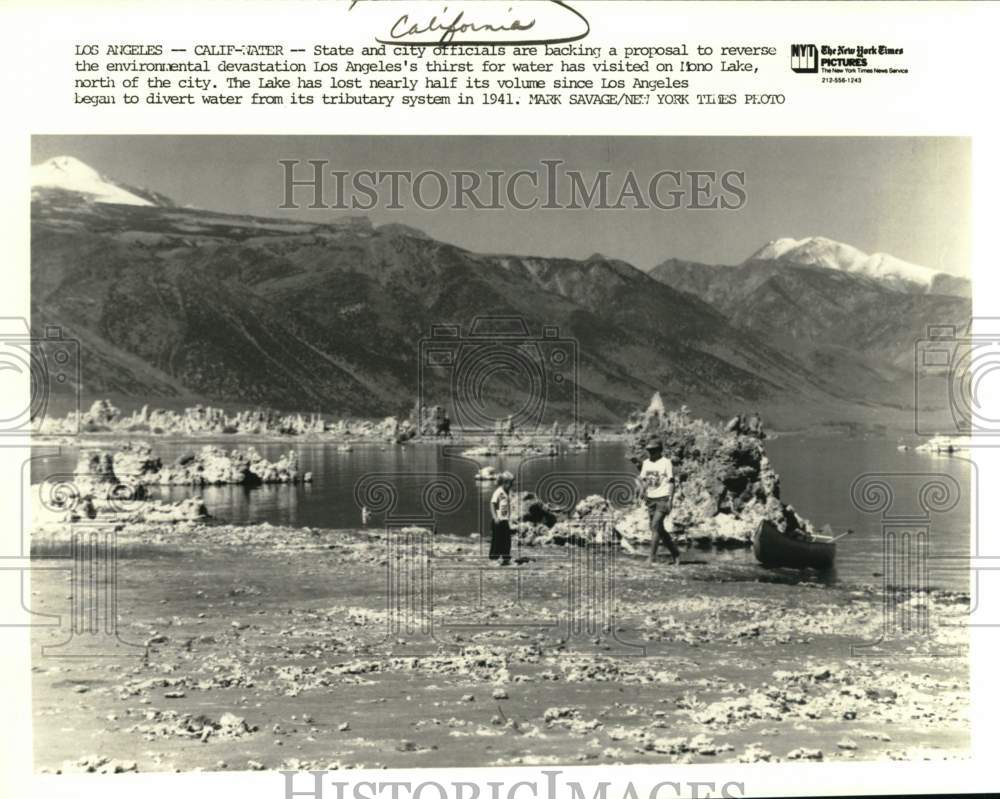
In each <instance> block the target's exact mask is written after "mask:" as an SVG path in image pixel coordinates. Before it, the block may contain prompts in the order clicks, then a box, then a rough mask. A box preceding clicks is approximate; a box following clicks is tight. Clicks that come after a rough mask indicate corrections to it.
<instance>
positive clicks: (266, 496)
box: [32, 438, 974, 590]
mask: <svg viewBox="0 0 1000 799" xmlns="http://www.w3.org/2000/svg"><path fill="white" fill-rule="evenodd" d="M219 443H220V445H221V446H224V447H227V448H231V447H234V446H246V445H245V444H242V443H238V442H236V441H233V440H232V439H227V440H225V441H222V442H219ZM254 446H255V447H256V448H257V449H258V450H259V451H260V452H261V454H262V455H264V457H267V458H271V459H273V458H276V457H278V456H280V455H281V454H283V453H286V452H287V451H288V450H289V449H290V448H292V447H293V446H294V447H295V448H296V449H297V450H298V452H299V457H300V463H301V468H302V469H303V470H306V471H311V472H312V473H313V476H314V478H313V482H312V483H311V484H302V485H294V486H291V485H267V486H260V487H258V488H253V489H246V488H243V487H242V486H211V487H206V488H203V489H194V491H195V492H196V493H199V494H201V496H202V497H203V499H204V501H205V504H206V506H207V507H208V509H209V512H210V513H212V514H213V515H214V516H216V517H217V518H220V519H223V520H225V521H229V522H233V523H239V524H245V523H257V522H269V523H271V524H275V525H282V524H285V525H295V526H303V527H318V528H348V527H349V528H357V527H360V526H361V508H360V507H359V505H358V504H357V502H356V500H355V496H354V489H355V484H356V483H357V481H358V480H360V479H361V478H362V477H364V476H366V475H370V474H372V473H380V474H384V475H391V482H392V485H393V486H394V487H395V490H396V492H397V494H398V502H397V504H396V506H395V508H394V509H393V513H394V514H395V515H397V516H423V515H426V510H425V507H424V499H425V498H424V496H423V493H424V489H425V487H426V484H427V475H428V474H452V475H456V476H457V477H458V478H459V479H460V481H461V485H462V486H463V488H464V495H463V496H462V497H461V501H460V502H458V503H457V504H456V505H455V507H454V508H453V509H451V510H449V511H448V512H445V513H438V514H435V519H436V522H437V524H436V528H437V533H438V534H439V535H441V534H444V535H454V536H469V535H471V534H479V535H480V536H481V538H480V540H483V539H488V530H489V524H488V521H489V512H488V509H487V507H486V505H487V500H488V498H489V495H490V493H491V491H492V488H493V487H492V485H490V484H488V483H477V482H476V481H475V480H474V479H473V477H474V476H475V474H476V471H477V470H478V468H479V466H481V465H487V463H486V462H484V463H482V464H479V463H477V462H475V461H472V460H469V459H467V458H462V457H458V456H457V454H458V452H459V451H460V450H459V449H458V448H454V447H440V446H432V445H411V446H405V447H395V446H383V445H358V446H356V447H355V448H354V449H353V451H351V452H339V451H338V450H337V447H336V445H331V444H316V443H298V444H296V443H295V442H280V443H263V444H255V445H254ZM191 448H192V444H191V442H175V443H170V442H159V441H154V450H155V452H156V454H157V455H158V456H159V457H162V458H163V459H164V460H165V461H169V460H171V459H173V458H175V457H176V456H177V455H179V454H181V452H184V451H189V450H190V449H191ZM767 449H768V455H769V457H770V458H771V461H772V463H773V464H774V467H775V469H776V470H777V471H778V473H779V474H780V475H781V495H782V497H783V498H784V499H785V500H786V501H788V502H791V503H792V504H793V505H794V506H795V508H796V509H797V510H798V511H799V512H800V513H802V514H803V515H804V516H805V517H806V518H809V519H811V520H812V521H813V522H815V523H816V524H818V525H823V524H830V525H831V526H832V527H833V528H834V529H835V530H837V531H842V530H844V529H846V528H853V529H854V530H855V531H856V532H855V534H854V535H853V536H850V537H848V538H846V539H844V540H842V541H841V542H840V543H838V552H837V570H836V572H835V573H831V574H827V575H816V574H810V573H806V574H804V575H803V574H800V573H798V572H787V571H784V570H765V569H762V568H756V567H754V561H753V555H752V554H751V553H750V552H749V551H748V550H736V551H730V552H706V551H701V550H694V551H690V552H688V553H686V555H685V558H686V559H687V560H690V561H691V562H696V561H697V562H701V561H706V560H708V561H711V562H713V563H716V564H718V565H719V566H721V567H722V568H721V569H720V570H718V572H719V573H720V574H721V573H725V572H727V571H729V570H728V568H727V564H728V563H731V564H732V569H731V571H732V574H731V575H729V577H727V578H726V579H743V580H763V581H768V582H771V581H774V582H800V581H803V580H806V581H810V582H828V581H830V580H831V579H840V580H842V581H844V582H847V583H850V584H859V583H866V584H880V583H881V579H882V573H883V570H884V567H883V554H882V550H883V543H884V535H883V533H884V531H883V526H882V519H881V517H880V515H879V514H873V513H865V512H863V511H862V510H859V509H858V508H857V507H855V506H854V504H853V503H852V501H851V485H852V483H853V482H854V481H855V479H856V478H858V477H859V476H860V475H862V474H865V473H869V472H880V473H888V474H905V475H909V476H910V477H911V478H912V477H913V476H914V475H917V476H921V475H923V476H927V477H933V476H934V475H940V474H945V475H948V476H950V477H952V478H954V480H955V481H957V483H958V485H960V486H961V487H962V490H963V493H964V496H963V498H962V501H960V502H959V503H958V504H957V506H956V507H955V508H954V509H952V510H950V511H948V512H946V513H941V514H933V515H932V516H931V517H930V523H929V528H930V530H929V534H928V539H927V540H928V550H929V556H930V561H929V564H930V566H929V572H930V573H929V582H930V585H931V586H945V587H951V588H956V589H959V590H966V588H967V578H966V574H965V572H964V571H963V570H962V569H957V568H952V569H950V570H944V569H940V568H938V569H936V568H935V563H934V559H935V558H941V557H950V558H962V557H967V556H968V553H969V537H970V532H969V523H970V513H969V507H970V501H971V499H970V498H971V496H972V495H973V493H974V491H973V489H974V486H973V485H972V484H971V480H972V476H973V474H974V472H973V471H972V468H971V465H970V463H969V462H968V461H966V460H964V459H963V458H961V457H950V458H931V457H926V456H922V455H919V454H916V453H913V452H899V451H897V450H896V445H895V442H892V441H877V440H847V439H835V438H828V439H813V440H809V439H796V438H779V439H777V440H774V441H769V442H768V444H767ZM75 463H76V452H75V451H74V450H68V449H67V450H64V451H63V454H60V455H58V456H53V457H46V458H42V459H39V460H38V461H37V462H36V463H35V464H34V468H33V472H32V474H33V480H35V481H36V482H37V481H39V480H41V479H43V478H44V477H45V475H48V474H53V473H58V472H71V471H72V470H73V468H74V466H75ZM490 465H494V466H497V467H498V468H502V469H509V470H510V471H512V472H513V473H514V474H516V475H517V476H518V484H517V485H516V486H515V489H516V490H534V489H535V487H536V486H537V485H538V484H539V482H540V481H541V480H542V479H543V478H545V477H546V476H550V477H551V475H553V474H554V473H559V474H560V475H563V476H565V478H566V479H565V480H564V481H563V482H565V483H567V484H568V485H570V486H571V487H572V494H573V495H575V496H577V497H579V498H582V497H586V496H587V495H589V494H592V493H604V492H605V488H606V487H607V486H608V485H609V482H611V481H613V480H614V479H615V476H618V477H619V478H620V477H628V476H630V475H632V474H634V469H633V467H632V466H631V465H630V464H629V463H628V462H627V461H626V459H625V447H624V445H621V444H614V443H608V444H598V445H594V446H592V447H591V448H590V449H588V450H584V451H576V452H572V453H569V454H565V455H562V456H560V457H556V458H534V459H529V460H524V459H520V458H506V459H500V460H499V462H497V461H495V460H494V461H491V462H490ZM420 475H423V476H420ZM897 490H898V493H899V496H898V497H897V499H898V501H899V502H900V503H901V504H902V505H911V506H912V505H915V504H917V499H918V498H917V497H916V496H915V494H916V492H917V491H918V490H919V481H917V482H914V481H913V480H912V479H911V480H903V481H901V482H900V484H899V486H898V489H897ZM191 493H192V489H191V488H188V487H173V488H168V487H161V488H158V489H157V490H156V491H155V496H156V498H157V499H162V500H167V501H173V500H179V499H183V498H185V497H187V496H190V495H191ZM384 521H385V519H384V515H382V514H373V516H372V518H371V521H370V526H378V525H381V524H383V523H384ZM715 571H716V570H713V572H715Z"/></svg>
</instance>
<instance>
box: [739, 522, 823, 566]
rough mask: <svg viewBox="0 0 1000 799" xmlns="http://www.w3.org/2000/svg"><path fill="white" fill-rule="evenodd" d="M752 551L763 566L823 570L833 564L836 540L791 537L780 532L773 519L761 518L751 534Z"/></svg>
mask: <svg viewBox="0 0 1000 799" xmlns="http://www.w3.org/2000/svg"><path fill="white" fill-rule="evenodd" d="M753 554H754V556H755V557H756V558H757V560H759V561H760V562H761V563H762V564H764V565H765V566H784V567H787V568H790V569H818V570H826V569H832V568H833V561H834V559H835V558H836V557H837V544H836V543H835V542H833V541H801V540H799V539H797V538H790V537H789V536H786V535H782V534H781V532H780V531H779V530H778V528H777V527H776V526H775V525H774V523H773V522H770V521H767V520H764V521H762V522H761V523H760V525H759V526H758V527H757V530H756V532H754V534H753Z"/></svg>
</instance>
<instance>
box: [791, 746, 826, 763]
mask: <svg viewBox="0 0 1000 799" xmlns="http://www.w3.org/2000/svg"><path fill="white" fill-rule="evenodd" d="M787 757H788V759H789V760H822V759H823V752H822V750H820V749H807V748H806V747H804V746H801V747H799V748H798V749H793V750H792V751H791V752H789V753H788V755H787Z"/></svg>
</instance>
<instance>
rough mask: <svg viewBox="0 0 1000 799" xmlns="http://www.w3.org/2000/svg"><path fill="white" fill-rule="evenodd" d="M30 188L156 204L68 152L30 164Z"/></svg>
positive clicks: (115, 201)
mask: <svg viewBox="0 0 1000 799" xmlns="http://www.w3.org/2000/svg"><path fill="white" fill-rule="evenodd" d="M31 188H32V190H35V189H62V190H63V191H73V192H77V193H79V194H85V195H87V196H88V197H89V198H90V199H91V200H93V201H94V202H98V203H111V204H115V205H154V203H152V202H150V201H149V200H147V199H145V198H143V197H140V196H139V195H138V194H133V193H132V192H130V191H127V190H125V189H123V188H122V187H121V186H118V185H117V184H115V183H113V182H112V181H110V180H108V179H107V178H105V177H102V176H101V174H100V173H99V172H98V171H97V170H96V169H94V168H92V167H89V166H87V165H86V164H85V163H83V161H80V160H79V159H77V158H73V157H72V156H69V155H59V156H56V157H55V158H50V159H49V160H48V161H45V162H44V163H42V164H37V165H35V166H33V167H31Z"/></svg>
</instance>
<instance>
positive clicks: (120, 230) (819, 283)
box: [31, 156, 971, 430]
mask: <svg viewBox="0 0 1000 799" xmlns="http://www.w3.org/2000/svg"><path fill="white" fill-rule="evenodd" d="M33 183H34V185H33V187H32V218H31V220H32V247H31V261H32V263H31V266H32V314H33V318H32V325H33V327H34V328H35V329H40V328H41V326H42V325H53V324H55V325H60V326H61V327H62V328H63V329H64V331H65V333H66V334H67V335H71V336H73V337H75V338H77V339H78V340H79V341H80V343H81V353H82V354H81V357H82V375H83V384H82V386H80V387H79V389H80V391H81V394H82V396H83V398H84V400H85V401H86V400H89V399H93V398H98V397H109V398H112V399H113V400H115V401H116V402H118V403H119V404H123V405H125V406H128V405H137V404H140V403H143V402H150V403H152V404H154V405H157V406H161V407H177V406H181V405H184V404H190V403H192V402H210V403H212V404H216V405H224V406H227V407H246V406H254V405H267V406H271V407H275V408H280V409H283V410H293V411H319V412H323V413H326V414H330V415H355V416H368V417H375V416H381V415H386V414H390V413H394V414H399V413H405V412H407V411H408V409H409V408H410V407H412V405H413V403H414V400H415V399H416V398H417V396H418V395H420V396H421V397H422V398H423V399H424V400H425V401H426V402H439V403H441V404H444V405H445V406H448V405H450V404H453V392H454V391H455V388H454V386H455V380H456V379H457V378H456V374H459V373H460V372H461V371H462V370H461V369H460V368H459V366H461V363H460V364H459V365H458V366H456V365H455V364H452V365H451V366H448V365H442V364H436V365H431V366H427V365H426V364H425V368H423V369H422V368H421V360H422V358H423V357H424V356H423V352H424V351H423V349H422V342H423V343H424V344H426V342H427V341H428V337H429V336H431V334H432V332H433V331H434V330H435V326H440V325H443V324H451V325H457V326H459V327H460V328H461V330H462V331H464V332H463V336H462V337H461V339H460V341H461V344H460V346H461V348H462V350H461V351H462V352H463V353H466V355H467V354H468V353H470V352H471V353H474V352H476V351H477V347H478V348H479V350H478V351H482V342H481V341H480V340H478V339H475V338H472V339H470V338H469V334H470V332H471V331H472V326H473V322H474V321H475V320H476V319H477V318H480V317H506V318H515V319H518V320H522V323H523V326H524V328H525V330H527V331H528V338H529V339H530V341H531V342H535V341H541V345H540V346H541V347H542V349H544V348H545V347H547V346H549V345H550V344H551V343H552V342H551V340H550V339H548V338H546V336H547V335H551V334H552V330H557V331H558V332H557V333H556V334H555V335H556V336H557V339H558V340H571V341H573V342H574V343H575V348H576V352H578V361H576V362H575V365H574V366H573V367H572V368H570V369H566V368H563V370H562V374H561V375H560V377H559V378H557V380H562V379H563V377H566V378H568V381H567V382H563V383H561V384H558V386H557V384H556V382H553V380H552V377H553V375H552V374H542V376H541V378H540V380H541V385H542V387H543V388H542V392H543V394H544V396H545V397H546V399H547V405H546V407H545V413H546V414H548V415H549V416H551V418H561V419H564V420H565V419H566V418H567V417H569V416H570V415H571V414H572V413H573V412H574V411H573V407H572V405H571V403H570V396H571V394H572V392H571V391H569V390H568V389H569V388H575V389H576V392H577V393H578V396H579V400H580V406H579V414H580V416H581V417H583V418H586V419H588V420H590V421H594V422H599V423H615V422H619V421H620V420H621V419H622V418H623V416H624V415H625V414H626V413H628V412H629V411H631V410H633V409H634V408H636V407H638V406H640V405H643V404H644V403H645V401H646V400H647V399H648V397H649V396H650V395H651V394H652V393H653V392H654V391H660V392H661V394H662V396H663V397H664V400H665V401H666V402H667V404H668V405H675V406H679V405H681V404H686V405H687V406H688V407H689V408H690V409H691V410H692V411H693V412H696V413H698V414H699V415H702V416H706V417H712V418H720V417H728V416H730V415H732V413H733V412H735V411H738V410H749V409H755V410H761V411H762V413H763V414H764V416H765V419H768V420H771V425H772V427H777V428H780V429H804V428H807V427H808V428H809V429H812V430H817V429H820V428H824V427H825V428H828V429H844V428H845V427H846V428H848V429H858V428H859V427H868V428H871V427H877V428H885V427H891V428H902V427H905V425H906V424H909V423H912V407H911V406H912V402H913V388H912V387H913V355H912V353H913V344H914V341H915V340H916V339H917V338H919V337H920V336H921V335H922V334H923V333H924V332H925V330H926V327H927V325H928V324H945V323H951V324H956V325H963V326H964V323H966V322H967V321H968V317H969V315H970V312H971V309H970V301H969V299H968V296H963V295H967V293H968V286H967V281H965V282H964V283H963V281H962V279H961V278H954V277H951V276H948V275H944V274H935V273H932V272H931V271H930V270H923V269H922V268H920V267H915V266H913V265H909V264H905V263H904V262H902V261H898V260H897V259H892V258H891V257H890V256H865V255H864V254H863V253H860V252H859V251H857V250H855V249H854V248H851V247H848V246H847V245H839V244H837V243H836V242H831V241H829V240H826V239H809V240H804V241H801V242H795V241H792V240H779V241H778V242H772V243H771V244H769V245H767V246H766V247H764V248H763V249H762V250H760V251H759V252H757V253H755V254H754V255H753V256H752V257H751V258H749V259H748V260H747V261H746V262H745V263H743V264H741V265H739V266H711V265H705V264H698V263H694V262H689V261H678V260H668V261H665V262H664V263H662V264H660V265H659V266H657V267H656V268H654V269H653V270H652V271H651V272H649V273H646V272H644V271H642V270H640V269H638V268H636V267H634V266H632V265H630V264H628V263H625V262H624V261H620V260H615V259H612V258H607V257H605V256H602V255H593V256H591V257H590V258H587V259H585V260H574V259H571V258H550V257H546V258H542V257H528V256H521V255H511V254H485V253H476V252H472V251H470V250H468V249H465V248H462V247H458V246H456V245H453V244H449V243H446V242H441V241H437V240H435V239H433V238H431V237H430V236H427V235H426V234H424V233H422V232H420V231H417V230H414V229H413V228H410V227H407V226H405V225H382V226H375V225H373V224H372V223H371V222H370V221H369V220H367V219H364V218H348V219H341V220H335V221H332V222H330V223H326V224H315V223H312V222H303V221H298V220H290V219H266V218H259V217H251V216H245V215H235V214H225V213H219V212H214V211H207V210H201V209H192V208H181V207H178V206H176V205H175V204H174V203H172V202H171V201H169V200H168V199H167V198H165V197H163V196H162V195H159V194H157V193H156V192H152V191H149V190H146V189H142V188H139V187H133V186H129V185H127V184H124V183H121V182H119V181H116V180H114V179H111V178H107V177H104V176H101V175H100V174H98V173H97V172H96V171H95V170H93V169H91V168H90V167H88V166H86V165H85V164H82V163H81V162H79V161H77V160H76V159H73V158H70V157H66V156H62V157H59V158H56V159H52V160H51V161H49V162H46V163H44V164H41V165H39V166H36V167H34V168H33ZM531 346H534V345H533V344H532V345H531ZM461 357H466V356H459V358H460V360H461ZM465 363H471V362H470V361H468V360H466V361H465ZM503 366H504V364H503V363H498V368H499V371H496V372H493V371H491V370H490V369H486V370H485V371H483V372H482V375H485V377H483V381H484V382H483V383H482V385H481V386H479V387H478V388H476V391H477V392H479V393H477V394H476V395H475V397H474V401H475V402H476V403H478V404H480V405H481V406H482V408H483V409H487V412H488V413H494V414H500V413H504V412H511V413H515V412H517V411H518V409H524V408H525V407H527V406H528V405H530V403H529V400H530V399H531V398H532V397H534V396H536V395H537V394H538V392H539V384H538V382H537V380H536V379H535V377H533V376H532V375H531V374H522V373H520V372H518V370H517V369H514V370H513V371H511V370H510V369H504V368H502V367H503ZM473 371H475V370H473ZM543 371H544V370H543ZM421 374H422V375H423V382H422V384H421V383H419V382H418V375H421ZM482 375H481V376H482ZM533 381H534V382H533ZM57 399H58V398H57ZM62 399H65V397H63V398H62ZM938 410H943V408H940V409H938ZM531 412H532V413H533V412H534V411H531Z"/></svg>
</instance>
